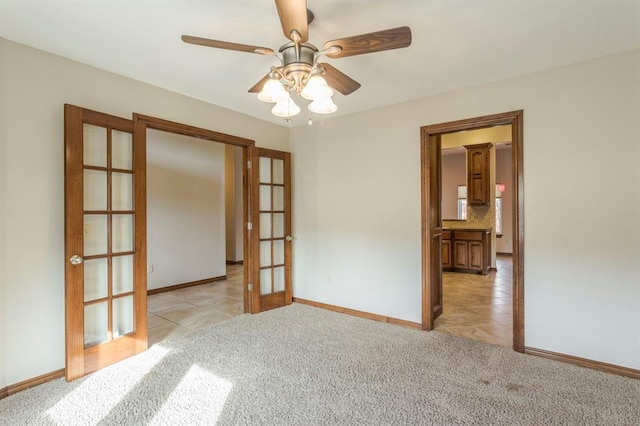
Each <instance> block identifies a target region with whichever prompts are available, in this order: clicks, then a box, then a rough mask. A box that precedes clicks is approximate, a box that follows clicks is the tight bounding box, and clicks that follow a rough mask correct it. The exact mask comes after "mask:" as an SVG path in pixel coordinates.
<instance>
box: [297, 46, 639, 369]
mask: <svg viewBox="0 0 640 426" xmlns="http://www.w3.org/2000/svg"><path fill="white" fill-rule="evenodd" d="M363 89H364V88H363ZM517 109H523V110H524V185H525V186H524V197H525V216H524V226H525V236H526V237H525V238H526V244H525V265H524V266H525V285H526V287H525V344H526V345H527V346H531V347H536V348H541V349H546V350H550V351H556V352H560V353H565V354H569V355H574V356H579V357H584V358H589V359H594V360H598V361H603V362H608V363H612V364H617V365H621V366H626V367H631V368H636V369H637V368H640V286H639V285H638V283H639V282H640V222H639V218H640V190H639V189H638V188H640V186H639V185H638V182H640V168H639V167H637V162H638V158H640V120H639V116H640V50H635V51H630V52H626V53H620V54H616V55H611V56H606V57H602V58H597V59H594V60H590V61H586V62H582V63H577V64H573V65H569V66H565V67H560V68H555V69H552V70H548V71H543V72H538V73H534V74H530V75H526V76H520V77H516V78H511V79H508V80H503V81H498V82H494V83H490V84H485V85H481V86H477V87H472V88H468V89H464V90H459V91H455V92H451V93H445V94H442V95H437V96H431V97H428V98H423V99H418V100H415V101H411V102H406V103H402V104H398V105H394V106H391V107H386V108H380V109H375V110H371V111H367V112H363V113H360V114H353V115H350V116H346V117H337V118H334V119H330V120H325V121H324V122H323V123H321V125H318V126H316V125H314V126H299V127H295V128H293V129H292V130H291V148H292V152H293V158H294V177H293V182H294V183H295V185H294V193H293V199H294V201H293V203H294V204H293V211H294V231H295V235H296V239H295V241H294V256H293V259H294V265H293V271H294V296H296V297H300V298H304V299H310V300H315V301H318V302H324V303H329V304H334V305H338V306H344V307H348V308H352V309H358V310H362V311H366V312H373V313H376V314H381V315H388V316H391V317H396V318H401V319H405V320H409V321H415V322H419V321H420V318H421V310H420V300H421V254H420V253H421V243H420V241H421V237H420V232H421V231H420V223H421V222H420V126H423V125H429V124H436V123H443V122H449V121H454V120H460V119H464V118H470V117H478V116H483V115H487V114H493V113H499V112H505V111H512V110H517ZM381 171H383V172H381ZM621 226H622V227H623V229H619V228H620V227H621ZM612 232H613V233H614V234H615V238H614V237H612Z"/></svg>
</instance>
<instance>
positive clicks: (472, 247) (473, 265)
mask: <svg viewBox="0 0 640 426" xmlns="http://www.w3.org/2000/svg"><path fill="white" fill-rule="evenodd" d="M482 246H483V245H482V243H481V242H479V241H469V268H470V269H477V270H479V271H481V270H482V269H483V263H484V262H483V259H482V252H483V250H482Z"/></svg>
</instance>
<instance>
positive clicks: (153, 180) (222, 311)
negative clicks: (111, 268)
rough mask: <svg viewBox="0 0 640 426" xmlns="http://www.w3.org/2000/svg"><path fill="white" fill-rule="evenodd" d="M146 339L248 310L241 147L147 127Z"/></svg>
mask: <svg viewBox="0 0 640 426" xmlns="http://www.w3.org/2000/svg"><path fill="white" fill-rule="evenodd" d="M147 223H148V225H147V227H148V232H147V241H148V254H147V264H148V270H147V283H148V286H147V288H148V294H149V295H148V300H147V311H148V313H147V322H148V342H149V345H153V344H155V343H157V342H159V341H162V340H164V339H167V338H171V337H175V336H179V335H184V334H186V333H189V332H191V331H193V330H197V329H200V328H203V327H206V326H209V325H211V324H215V323H218V322H222V321H226V320H228V319H230V318H232V317H234V316H237V315H240V314H242V313H243V312H244V300H243V291H244V290H243V276H244V265H243V253H244V247H243V237H244V234H243V231H244V230H243V182H242V148H241V147H238V146H234V145H229V144H224V143H220V142H212V141H209V140H204V139H199V138H195V137H191V136H184V135H179V134H174V133H170V132H165V131H159V130H153V129H148V130H147Z"/></svg>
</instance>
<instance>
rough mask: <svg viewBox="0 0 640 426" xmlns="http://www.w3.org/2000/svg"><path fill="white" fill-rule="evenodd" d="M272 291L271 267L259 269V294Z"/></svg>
mask: <svg viewBox="0 0 640 426" xmlns="http://www.w3.org/2000/svg"><path fill="white" fill-rule="evenodd" d="M270 293H273V291H272V290H271V268H268V269H261V270H260V294H261V295H264V294H270Z"/></svg>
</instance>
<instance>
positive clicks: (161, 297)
mask: <svg viewBox="0 0 640 426" xmlns="http://www.w3.org/2000/svg"><path fill="white" fill-rule="evenodd" d="M242 273H243V266H242V265H227V279H226V280H224V281H215V282H212V283H209V284H202V285H199V286H195V287H188V288H183V289H180V290H173V291H168V292H166V293H158V294H152V295H151V296H149V297H148V298H147V311H148V312H147V321H148V329H149V337H148V338H149V346H151V345H153V344H155V343H158V342H160V341H162V340H164V339H166V338H168V337H173V336H179V335H183V334H186V333H189V332H190V331H193V330H197V329H199V328H202V327H206V326H208V325H211V324H215V323H218V322H222V321H226V320H228V319H229V318H233V317H235V316H237V315H242V313H243V299H242V298H243V295H242Z"/></svg>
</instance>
